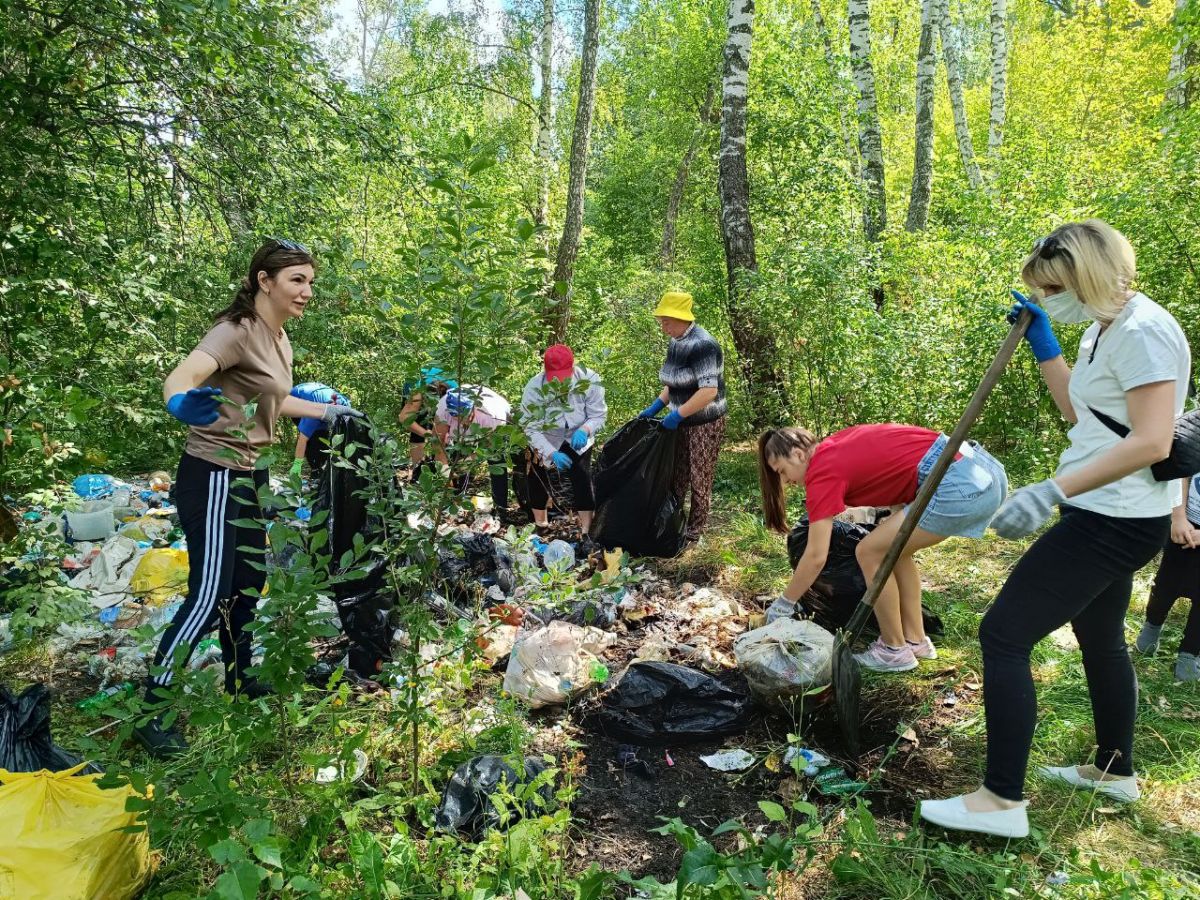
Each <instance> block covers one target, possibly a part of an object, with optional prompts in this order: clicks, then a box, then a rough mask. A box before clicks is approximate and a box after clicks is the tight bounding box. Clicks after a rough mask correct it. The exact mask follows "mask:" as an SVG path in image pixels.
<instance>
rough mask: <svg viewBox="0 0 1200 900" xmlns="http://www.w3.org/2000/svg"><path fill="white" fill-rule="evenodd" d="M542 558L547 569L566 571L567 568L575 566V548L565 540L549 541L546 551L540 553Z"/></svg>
mask: <svg viewBox="0 0 1200 900" xmlns="http://www.w3.org/2000/svg"><path fill="white" fill-rule="evenodd" d="M542 558H543V559H544V560H545V562H546V568H547V569H557V570H558V571H560V572H566V571H567V570H568V569H573V568H575V548H574V547H572V546H571V545H570V544H568V543H567V542H566V541H559V540H554V541H551V542H550V546H548V547H547V548H546V552H545V553H544V554H542Z"/></svg>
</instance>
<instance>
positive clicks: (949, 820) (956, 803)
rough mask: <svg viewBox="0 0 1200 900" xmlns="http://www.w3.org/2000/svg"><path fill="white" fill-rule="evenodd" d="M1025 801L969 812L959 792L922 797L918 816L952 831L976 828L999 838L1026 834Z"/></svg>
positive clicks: (1019, 836) (1027, 828) (1027, 819)
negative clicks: (947, 796) (944, 796)
mask: <svg viewBox="0 0 1200 900" xmlns="http://www.w3.org/2000/svg"><path fill="white" fill-rule="evenodd" d="M1025 806H1026V803H1025V801H1022V803H1021V805H1020V806H1014V807H1013V808H1012V809H1001V810H997V811H996V812H971V810H969V809H967V806H966V804H965V803H964V802H963V798H962V796H958V797H951V798H950V799H949V800H922V801H921V818H922V819H924V820H925V821H926V822H932V823H933V824H934V825H941V826H942V827H943V828H951V829H953V830H955V831H977V832H979V833H980V834H991V835H995V836H996V837H1002V838H1023V837H1029V815H1028V814H1027V813H1026V812H1025Z"/></svg>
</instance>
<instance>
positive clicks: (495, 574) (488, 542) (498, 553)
mask: <svg viewBox="0 0 1200 900" xmlns="http://www.w3.org/2000/svg"><path fill="white" fill-rule="evenodd" d="M454 542H455V543H456V544H457V545H458V547H459V549H460V550H461V552H462V555H461V556H460V555H459V554H457V553H455V552H454V551H453V550H450V549H448V548H445V547H441V548H438V579H439V580H440V581H441V585H440V587H441V589H442V591H443V592H444V593H445V594H446V596H448V597H451V598H453V599H454V601H455V602H456V603H457V604H458V605H460V606H469V605H471V601H472V599H473V597H474V591H473V590H472V588H473V586H474V585H478V586H479V587H482V588H484V589H486V588H488V587H491V586H492V585H493V584H494V585H496V586H497V587H499V588H500V591H501V592H502V593H503V594H504V595H505V596H509V595H511V594H512V592H513V591H514V590H515V589H516V586H517V576H516V574H515V572H514V571H513V566H514V563H513V558H512V554H511V553H509V552H508V549H507V548H506V547H504V546H503V545H502V544H500V543H499V542H497V541H496V540H494V539H493V538H492V536H491V535H488V534H476V533H473V532H469V533H466V534H459V535H456V536H455V537H454Z"/></svg>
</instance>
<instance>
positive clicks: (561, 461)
mask: <svg viewBox="0 0 1200 900" xmlns="http://www.w3.org/2000/svg"><path fill="white" fill-rule="evenodd" d="M550 462H552V463H554V468H556V469H558V471H560V472H565V471H567V469H569V468H571V466H573V465H574V464H575V461H574V460H573V459H571V457H569V456H567V454H565V453H563V452H562V451H561V450H559V451H558V452H557V453H555V454H554V455H553V456H551V457H550Z"/></svg>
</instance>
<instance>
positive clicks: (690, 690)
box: [597, 662, 751, 744]
mask: <svg viewBox="0 0 1200 900" xmlns="http://www.w3.org/2000/svg"><path fill="white" fill-rule="evenodd" d="M750 715H751V704H750V693H749V691H748V690H746V689H737V688H734V687H731V686H730V685H727V684H725V683H723V682H721V681H718V680H717V679H716V678H714V677H713V676H711V675H708V674H706V673H705V672H700V671H698V670H696V669H689V668H688V667H687V666H679V665H676V664H675V663H666V662H635V663H633V664H632V665H631V666H630V667H629V668H628V669H626V670H625V674H624V675H622V676H621V680H620V681H619V682H617V685H616V687H614V688H613V689H612V690H611V691H609V692H608V693H607V694H605V695H604V699H603V701H602V705H601V707H600V711H599V713H597V720H598V723H599V725H600V729H601V730H602V731H603V732H604V733H605V734H606V735H608V736H609V737H611V738H613V739H614V740H618V741H623V742H627V743H631V744H655V743H657V744H681V743H685V742H690V741H706V740H711V739H713V738H719V737H725V736H727V735H731V734H739V733H740V732H742V731H744V730H745V729H746V727H747V725H748V724H749V722H750Z"/></svg>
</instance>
